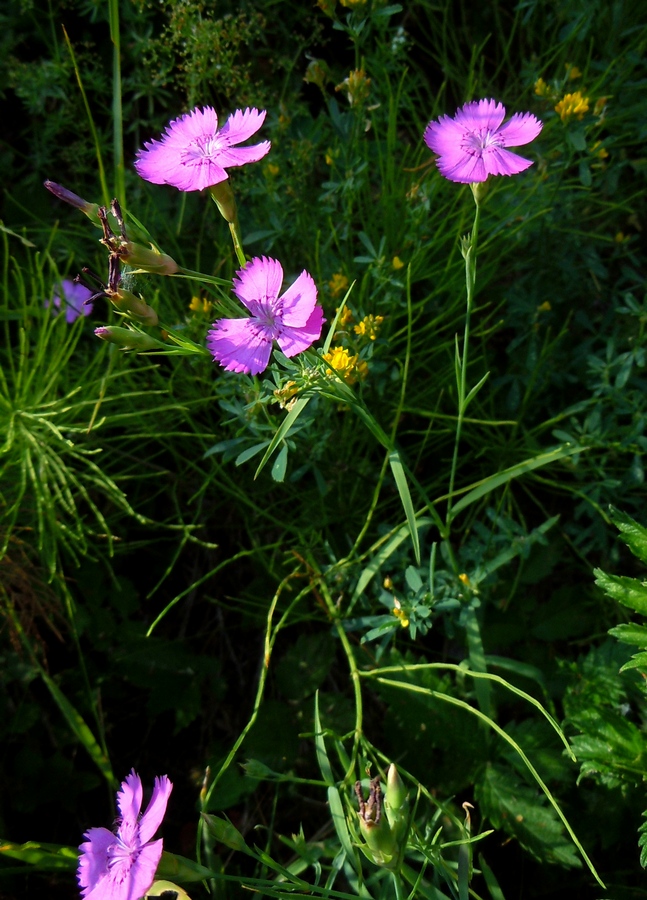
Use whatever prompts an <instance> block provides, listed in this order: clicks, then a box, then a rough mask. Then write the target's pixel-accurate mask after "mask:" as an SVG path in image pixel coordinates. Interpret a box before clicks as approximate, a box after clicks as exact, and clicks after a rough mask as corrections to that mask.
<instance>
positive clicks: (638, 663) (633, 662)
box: [620, 653, 647, 672]
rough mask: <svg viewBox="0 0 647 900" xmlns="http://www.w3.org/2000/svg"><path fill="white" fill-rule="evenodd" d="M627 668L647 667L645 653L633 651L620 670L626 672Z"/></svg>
mask: <svg viewBox="0 0 647 900" xmlns="http://www.w3.org/2000/svg"><path fill="white" fill-rule="evenodd" d="M627 669H647V653H635V654H634V655H633V656H632V657H631V659H630V660H629V662H626V663H625V664H624V666H623V667H622V668H621V669H620V671H621V672H626V671H627Z"/></svg>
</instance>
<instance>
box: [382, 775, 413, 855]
mask: <svg viewBox="0 0 647 900" xmlns="http://www.w3.org/2000/svg"><path fill="white" fill-rule="evenodd" d="M384 810H385V812H386V817H387V819H388V820H389V825H390V826H391V831H392V832H393V837H394V839H395V840H396V841H399V840H400V838H401V837H402V836H403V834H404V831H405V830H406V827H407V818H408V813H409V804H408V803H407V791H406V788H405V786H404V782H403V781H402V779H401V778H400V775H399V774H398V770H397V769H396V767H395V765H394V764H393V763H391V765H390V766H389V770H388V772H387V773H386V798H385V800H384Z"/></svg>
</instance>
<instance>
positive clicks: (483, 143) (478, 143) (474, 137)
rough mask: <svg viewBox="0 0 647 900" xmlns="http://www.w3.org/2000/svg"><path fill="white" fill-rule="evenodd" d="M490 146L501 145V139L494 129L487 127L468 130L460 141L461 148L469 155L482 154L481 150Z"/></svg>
mask: <svg viewBox="0 0 647 900" xmlns="http://www.w3.org/2000/svg"><path fill="white" fill-rule="evenodd" d="M491 147H503V141H502V140H501V139H500V138H498V137H497V134H496V131H495V132H492V131H490V130H489V129H480V130H479V131H470V132H468V134H466V135H465V137H464V138H463V140H462V142H461V150H463V151H464V152H465V153H469V155H470V156H483V152H484V151H485V150H489V149H490V148H491Z"/></svg>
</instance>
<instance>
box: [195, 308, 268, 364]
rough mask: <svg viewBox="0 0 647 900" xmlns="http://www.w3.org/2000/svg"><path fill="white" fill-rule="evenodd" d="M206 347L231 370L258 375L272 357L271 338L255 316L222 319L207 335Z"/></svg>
mask: <svg viewBox="0 0 647 900" xmlns="http://www.w3.org/2000/svg"><path fill="white" fill-rule="evenodd" d="M207 347H208V348H209V350H210V352H211V353H212V355H213V356H214V358H215V359H217V360H218V362H219V363H220V365H221V366H223V368H225V369H226V370H227V371H228V372H239V373H241V374H242V373H245V374H248V375H258V374H260V373H261V372H263V371H264V370H265V369H266V368H267V364H268V363H269V361H270V353H271V352H272V338H271V337H268V335H267V334H266V332H265V331H264V330H263V328H262V327H259V326H258V324H256V322H255V321H254V319H219V320H218V321H217V322H215V323H214V327H213V329H212V330H211V331H210V332H209V333H208V335H207Z"/></svg>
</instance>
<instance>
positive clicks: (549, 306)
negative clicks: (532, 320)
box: [537, 300, 553, 312]
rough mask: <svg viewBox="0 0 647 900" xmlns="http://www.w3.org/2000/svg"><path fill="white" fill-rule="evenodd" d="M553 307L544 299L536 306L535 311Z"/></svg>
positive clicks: (545, 310) (548, 309) (547, 309)
mask: <svg viewBox="0 0 647 900" xmlns="http://www.w3.org/2000/svg"><path fill="white" fill-rule="evenodd" d="M552 308H553V307H552V306H551V305H550V302H549V301H548V300H544V302H543V303H542V304H541V305H540V306H538V307H537V312H550V310H551V309H552Z"/></svg>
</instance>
